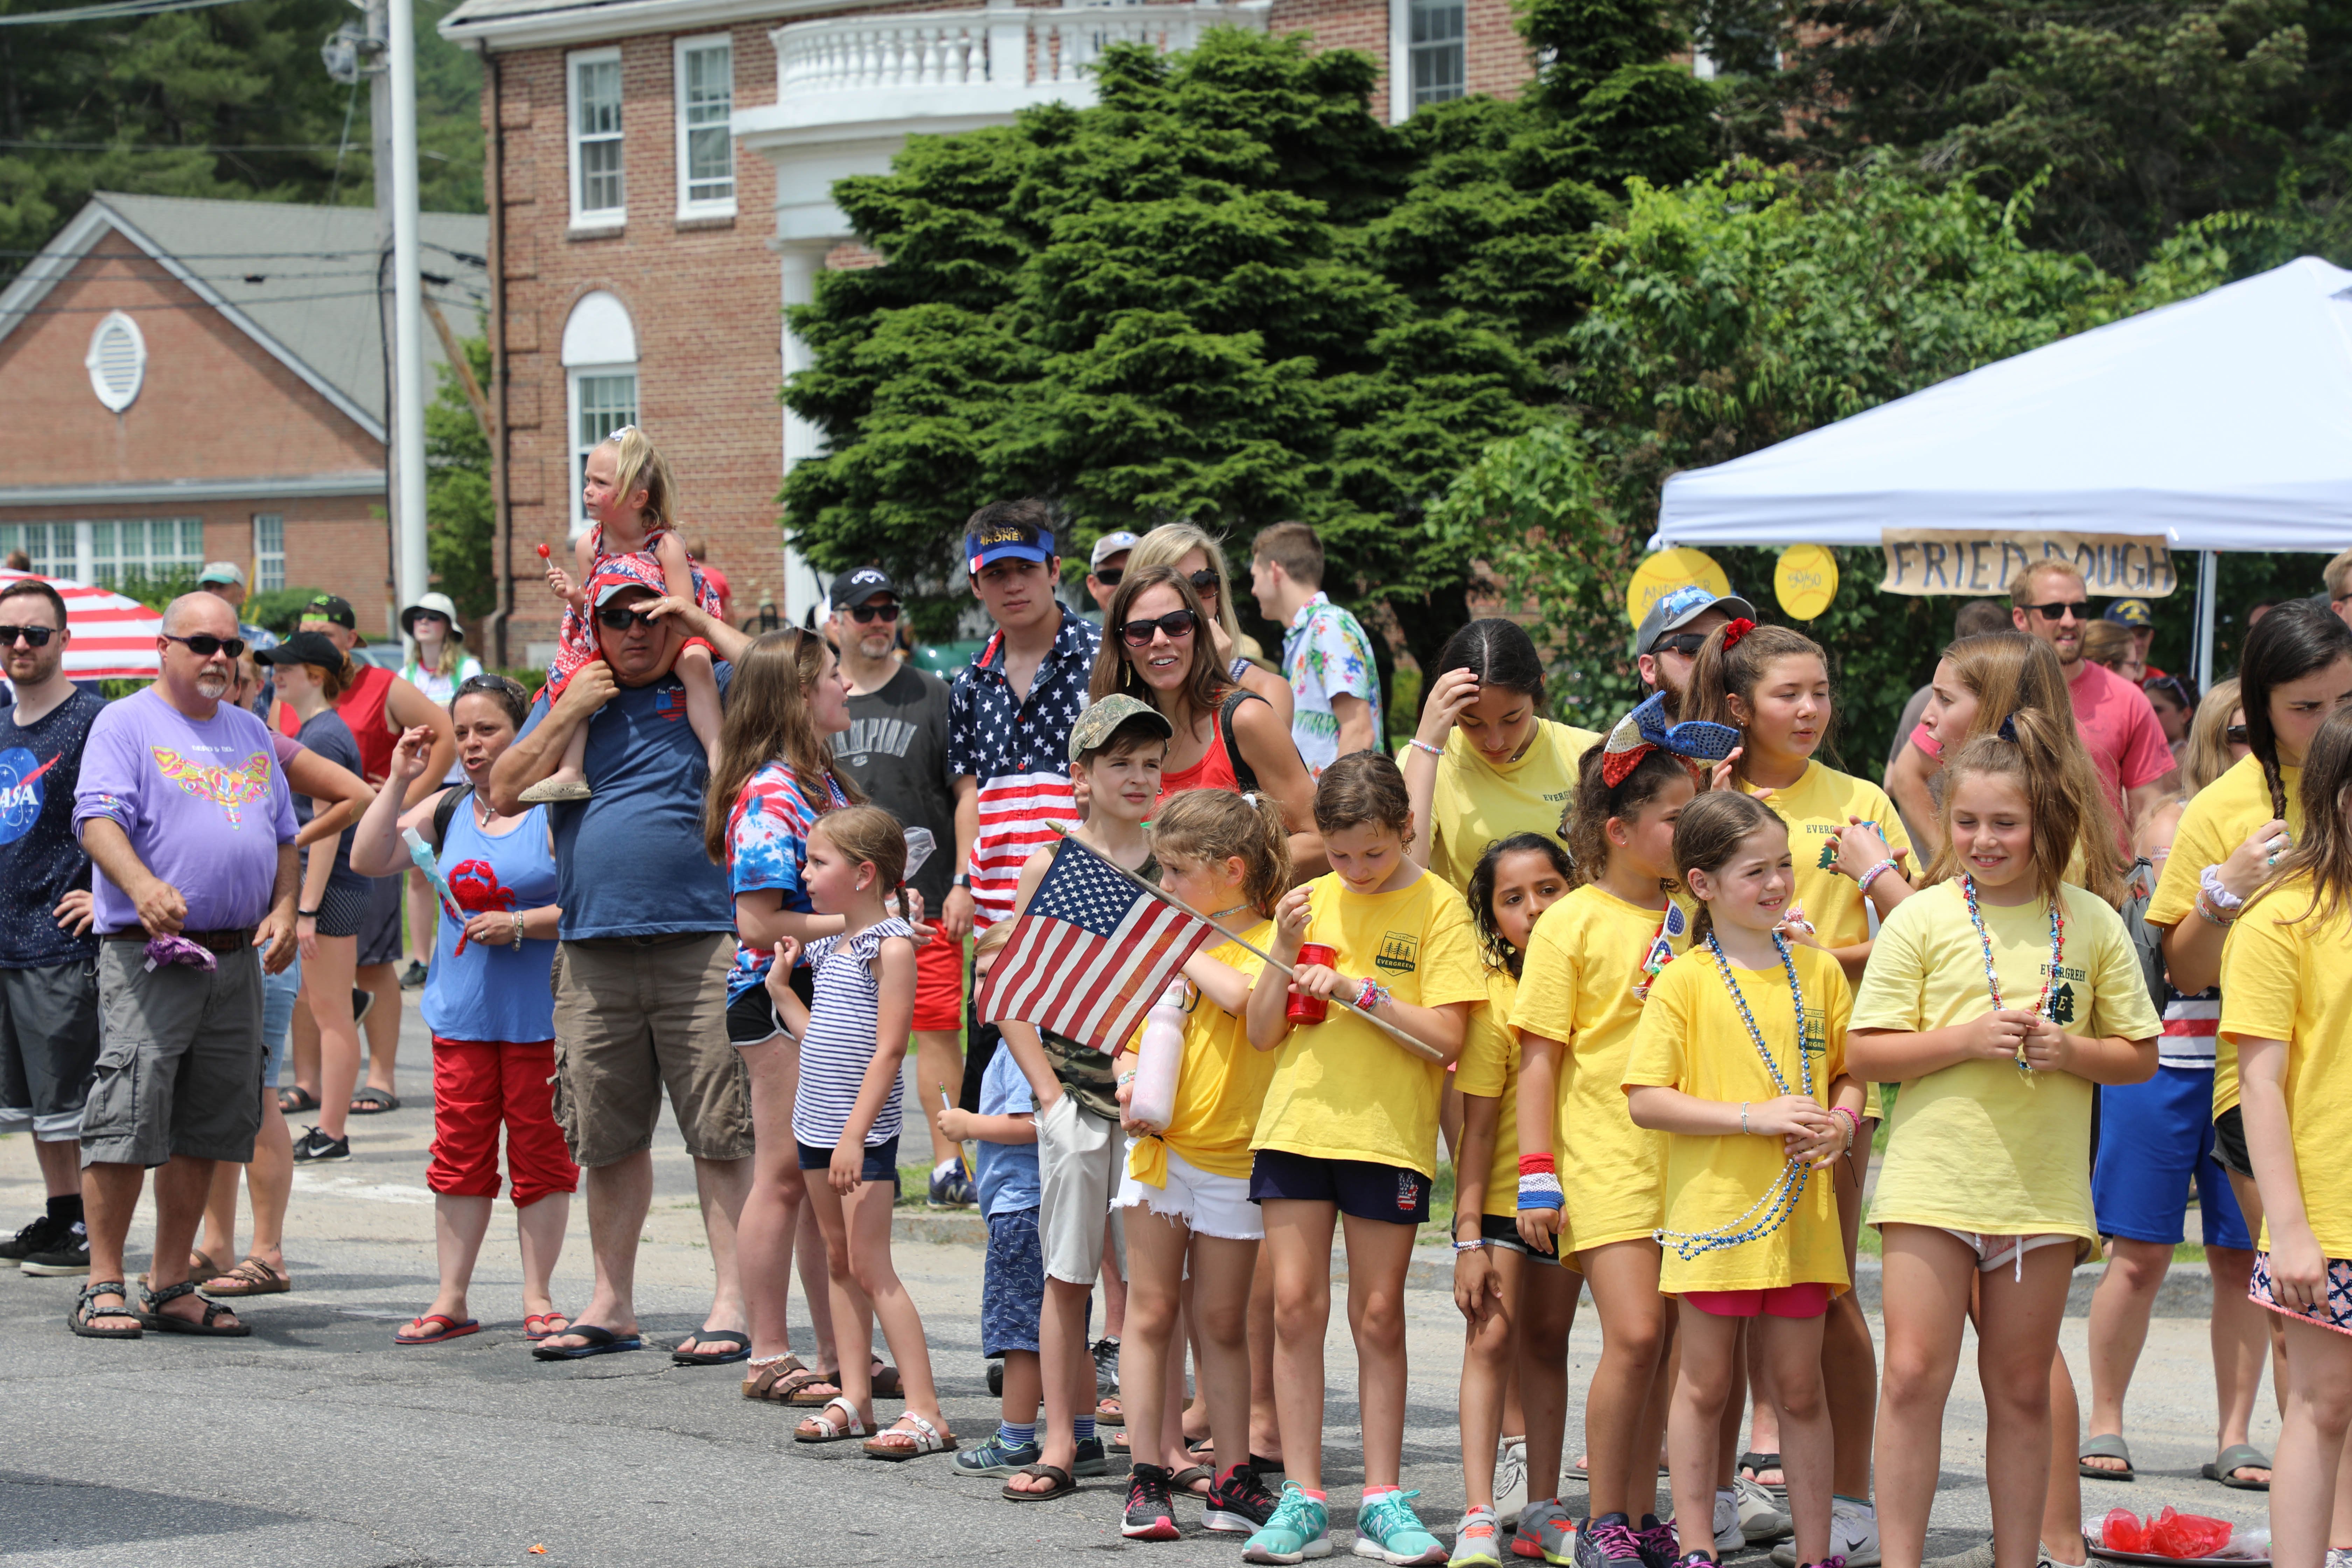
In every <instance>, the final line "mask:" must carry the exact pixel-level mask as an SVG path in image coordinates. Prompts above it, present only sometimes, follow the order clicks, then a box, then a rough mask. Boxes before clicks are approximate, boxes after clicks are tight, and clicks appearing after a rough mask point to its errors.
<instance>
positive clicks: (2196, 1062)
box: [2156, 985, 2221, 1072]
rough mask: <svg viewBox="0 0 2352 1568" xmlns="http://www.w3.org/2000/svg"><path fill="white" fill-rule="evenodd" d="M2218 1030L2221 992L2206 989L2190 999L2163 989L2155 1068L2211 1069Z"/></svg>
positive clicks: (2209, 988)
mask: <svg viewBox="0 0 2352 1568" xmlns="http://www.w3.org/2000/svg"><path fill="white" fill-rule="evenodd" d="M2220 1034H2221V988H2220V987H2219V986H2211V985H2209V986H2207V987H2206V988H2205V989H2204V990H2202V991H2200V992H2198V993H2197V994H2195V995H2193V996H2183V995H2182V994H2180V993H2179V992H2178V991H2175V990H2174V989H2173V988H2172V987H2171V986H2169V985H2168V986H2166V987H2165V988H2164V1033H2163V1034H2161V1035H2159V1036H2158V1037H2157V1040H2156V1060H2157V1065H2158V1066H2159V1067H2168V1068H2189V1069H2190V1070H2191V1071H2200V1070H2201V1071H2204V1072H2211V1071H2212V1070H2213V1042H2214V1039H2215V1038H2216V1037H2218V1036H2219V1035H2220Z"/></svg>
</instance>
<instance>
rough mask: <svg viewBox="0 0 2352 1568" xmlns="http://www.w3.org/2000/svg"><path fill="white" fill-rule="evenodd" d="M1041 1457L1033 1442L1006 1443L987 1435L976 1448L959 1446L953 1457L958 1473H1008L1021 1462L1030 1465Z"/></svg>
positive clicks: (988, 1474) (1017, 1467) (985, 1474)
mask: <svg viewBox="0 0 2352 1568" xmlns="http://www.w3.org/2000/svg"><path fill="white" fill-rule="evenodd" d="M1042 1458H1045V1450H1044V1449H1043V1448H1040V1447H1038V1446H1037V1445H1036V1444H1034V1443H1017V1444H1016V1443H1007V1442H1006V1441H1005V1440H1004V1439H1003V1438H1002V1437H991V1438H990V1439H989V1440H988V1441H987V1442H985V1443H982V1445H981V1446H980V1447H977V1448H961V1449H959V1450H957V1452H956V1457H955V1473H956V1474H957V1475H960V1476H1009V1475H1011V1474H1012V1473H1013V1471H1015V1470H1017V1469H1019V1468H1022V1467H1023V1466H1024V1465H1034V1464H1035V1463H1037V1461H1038V1460H1040V1459H1042Z"/></svg>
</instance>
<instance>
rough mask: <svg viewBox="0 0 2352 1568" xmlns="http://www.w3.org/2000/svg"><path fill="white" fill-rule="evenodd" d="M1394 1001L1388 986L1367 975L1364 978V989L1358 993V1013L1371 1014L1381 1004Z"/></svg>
mask: <svg viewBox="0 0 2352 1568" xmlns="http://www.w3.org/2000/svg"><path fill="white" fill-rule="evenodd" d="M1392 999H1393V998H1391V996H1390V995H1389V988H1388V987H1387V986H1385V985H1383V984H1381V983H1380V982H1379V981H1377V980H1375V979H1373V978H1372V977H1371V976H1370V975H1369V974H1367V975H1365V976H1364V984H1363V987H1362V988H1361V989H1360V990H1359V991H1358V992H1357V993H1356V1011H1358V1012H1359V1013H1369V1012H1370V1011H1371V1010H1372V1009H1373V1008H1375V1007H1377V1006H1379V1005H1381V1003H1383V1002H1387V1001H1391V1000H1392Z"/></svg>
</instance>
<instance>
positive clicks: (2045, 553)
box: [1878, 528, 2179, 599]
mask: <svg viewBox="0 0 2352 1568" xmlns="http://www.w3.org/2000/svg"><path fill="white" fill-rule="evenodd" d="M1879 542H1880V545H1881V547H1882V548H1883V549H1884V550H1885V552H1886V576H1885V580H1884V581H1883V582H1881V583H1880V584H1878V590H1879V592H1880V593H1882V594H1965V595H1971V596H1973V597H1977V598H1997V597H1999V596H2000V595H2003V594H2006V593H2008V592H2009V584H2010V580H2011V578H2013V577H2015V576H2016V575H2017V574H2019V573H2020V572H2022V571H2024V570H2025V569H2026V567H2028V566H2030V565H2032V563H2035V562H2037V561H2044V560H2048V561H2063V562H2065V563H2067V564H2068V565H2070V566H2072V567H2074V570H2075V571H2076V572H2078V573H2080V574H2082V577H2083V583H2084V587H2085V588H2087V589H2088V590H2089V592H2091V593H2093V594H2096V595H2126V596H2129V597H2132V598H2137V599H2161V598H2163V597H2164V596H2165V595H2168V594H2169V593H2171V592H2172V591H2173V589H2174V588H2175V587H2177V586H2179V577H2178V576H2177V575H2176V574H2175V573H2174V572H2173V569H2172V552H2171V551H2170V550H2169V549H2168V548H2167V547H2166V545H2165V542H2164V539H2163V537H2162V536H2161V535H2149V536H2147V537H2142V536H2138V535H2135V534H2127V533H2025V532H2018V533H1995V532H1990V531H1983V532H1980V531H1973V530H1968V529H1929V528H1905V529H1895V528H1890V529H1888V530H1886V531H1885V532H1884V533H1883V534H1881V535H1880V536H1879Z"/></svg>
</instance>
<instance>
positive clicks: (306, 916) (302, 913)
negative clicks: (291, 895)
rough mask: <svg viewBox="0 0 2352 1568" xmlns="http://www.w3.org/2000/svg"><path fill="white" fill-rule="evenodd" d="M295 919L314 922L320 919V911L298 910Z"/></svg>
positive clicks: (295, 912)
mask: <svg viewBox="0 0 2352 1568" xmlns="http://www.w3.org/2000/svg"><path fill="white" fill-rule="evenodd" d="M294 918H295V919H296V920H303V921H314V920H317V919H318V918H319V911H318V910H305V909H297V910H295V911H294Z"/></svg>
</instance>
